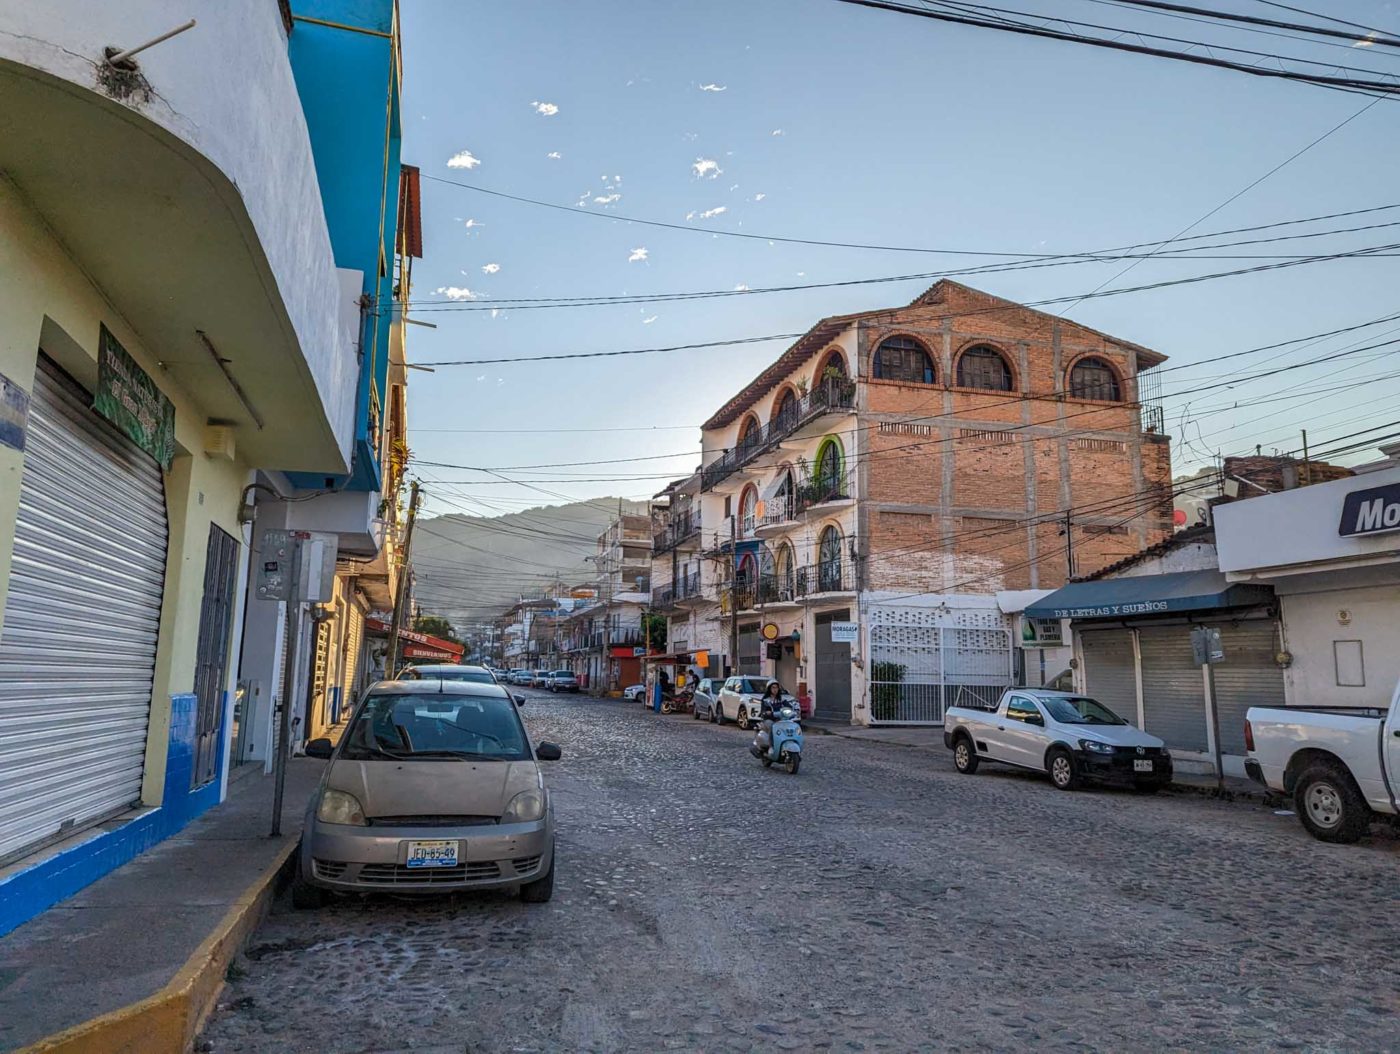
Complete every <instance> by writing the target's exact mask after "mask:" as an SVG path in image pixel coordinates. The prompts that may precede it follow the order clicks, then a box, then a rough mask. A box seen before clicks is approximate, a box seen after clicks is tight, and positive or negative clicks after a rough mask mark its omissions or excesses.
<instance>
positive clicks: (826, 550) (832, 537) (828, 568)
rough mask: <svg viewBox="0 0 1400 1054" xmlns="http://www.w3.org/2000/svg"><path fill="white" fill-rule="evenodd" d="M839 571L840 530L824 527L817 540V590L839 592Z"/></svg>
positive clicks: (840, 585)
mask: <svg viewBox="0 0 1400 1054" xmlns="http://www.w3.org/2000/svg"><path fill="white" fill-rule="evenodd" d="M841 571H842V560H841V531H840V530H839V529H837V528H836V527H834V526H828V527H824V528H822V533H821V535H820V536H819V537H818V541H817V592H819V593H835V592H839V591H840V590H841V587H842V581H841V578H842V575H841Z"/></svg>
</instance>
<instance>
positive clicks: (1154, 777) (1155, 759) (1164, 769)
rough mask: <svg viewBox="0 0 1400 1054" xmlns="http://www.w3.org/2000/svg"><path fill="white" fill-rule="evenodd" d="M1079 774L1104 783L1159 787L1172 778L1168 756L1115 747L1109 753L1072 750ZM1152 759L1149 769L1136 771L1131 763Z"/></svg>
mask: <svg viewBox="0 0 1400 1054" xmlns="http://www.w3.org/2000/svg"><path fill="white" fill-rule="evenodd" d="M1075 760H1076V761H1077V762H1078V764H1079V772H1080V775H1082V776H1085V777H1087V778H1089V779H1094V780H1102V781H1104V782H1105V783H1134V784H1139V785H1146V786H1156V787H1160V786H1163V785H1164V784H1167V783H1170V782H1171V781H1172V759H1171V757H1170V756H1166V755H1161V754H1156V755H1140V754H1138V753H1137V752H1135V751H1133V750H1131V749H1129V750H1118V751H1115V752H1114V753H1112V754H1096V753H1093V752H1092V751H1088V750H1079V751H1076V752H1075ZM1138 761H1150V762H1152V771H1151V772H1138V771H1137V769H1136V767H1135V765H1134V763H1135V762H1138Z"/></svg>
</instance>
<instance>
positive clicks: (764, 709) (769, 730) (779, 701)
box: [758, 681, 784, 754]
mask: <svg viewBox="0 0 1400 1054" xmlns="http://www.w3.org/2000/svg"><path fill="white" fill-rule="evenodd" d="M783 706H784V703H783V686H782V685H781V684H779V683H778V682H777V681H769V682H768V687H767V688H765V689H763V700H762V702H760V703H759V704H758V720H759V723H760V724H759V732H758V746H759V750H760V752H761V753H763V754H766V753H768V748H769V746H770V745H771V744H772V742H773V722H774V721H776V720H777V719H778V711H779V710H781V709H783Z"/></svg>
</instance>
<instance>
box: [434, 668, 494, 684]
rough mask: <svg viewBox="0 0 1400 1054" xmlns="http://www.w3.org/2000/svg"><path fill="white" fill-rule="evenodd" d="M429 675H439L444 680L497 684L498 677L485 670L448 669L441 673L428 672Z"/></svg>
mask: <svg viewBox="0 0 1400 1054" xmlns="http://www.w3.org/2000/svg"><path fill="white" fill-rule="evenodd" d="M425 676H428V677H433V676H436V677H439V678H441V679H442V680H444V681H458V682H466V683H468V684H495V683H496V678H494V677H492V676H491V675H490V674H489V673H487V672H486V671H485V670H447V671H444V672H443V673H440V674H426V675H425Z"/></svg>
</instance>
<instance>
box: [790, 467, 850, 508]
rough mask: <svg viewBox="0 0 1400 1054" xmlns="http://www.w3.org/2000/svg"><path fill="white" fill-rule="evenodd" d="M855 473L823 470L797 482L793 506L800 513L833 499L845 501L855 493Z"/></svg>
mask: <svg viewBox="0 0 1400 1054" xmlns="http://www.w3.org/2000/svg"><path fill="white" fill-rule="evenodd" d="M853 476H854V473H852V472H850V471H846V472H830V473H827V472H823V473H820V474H818V475H816V476H813V477H811V478H810V479H804V480H802V481H801V482H800V483H798V484H797V494H796V496H795V497H794V500H793V507H794V509H795V510H796V511H797V512H798V513H804V512H806V511H807V510H808V509H811V508H815V507H816V506H818V505H825V504H826V503H827V502H831V501H844V500H846V499H848V498H850V496H851V495H852V494H854V493H855V490H854V484H855V480H854V479H853Z"/></svg>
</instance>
